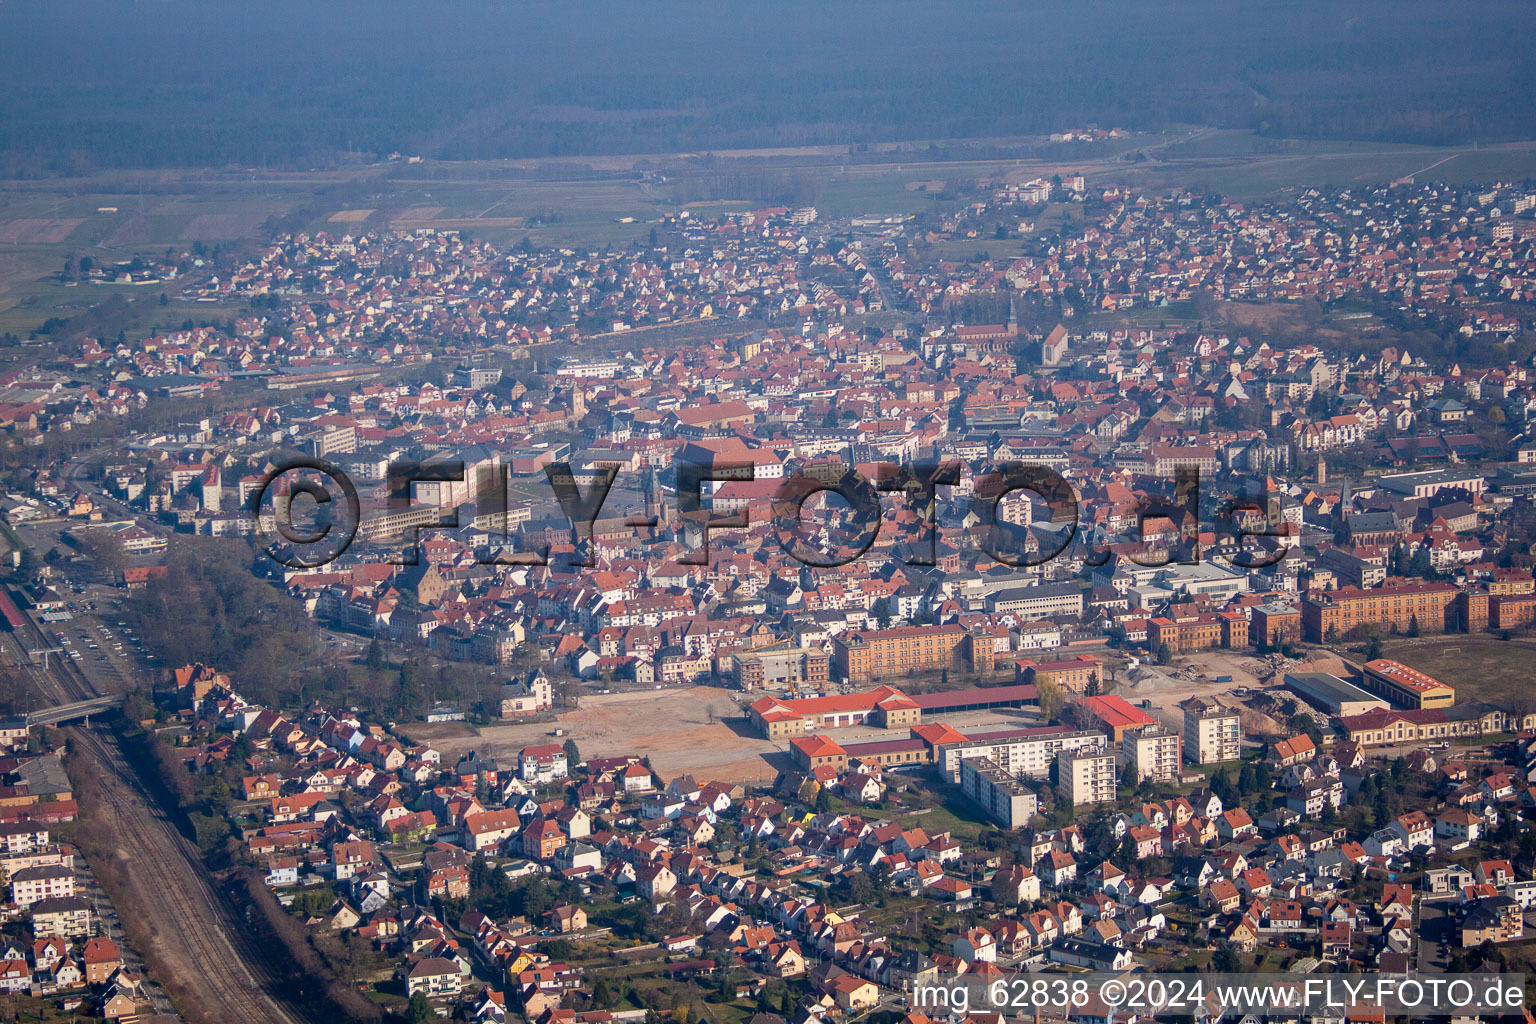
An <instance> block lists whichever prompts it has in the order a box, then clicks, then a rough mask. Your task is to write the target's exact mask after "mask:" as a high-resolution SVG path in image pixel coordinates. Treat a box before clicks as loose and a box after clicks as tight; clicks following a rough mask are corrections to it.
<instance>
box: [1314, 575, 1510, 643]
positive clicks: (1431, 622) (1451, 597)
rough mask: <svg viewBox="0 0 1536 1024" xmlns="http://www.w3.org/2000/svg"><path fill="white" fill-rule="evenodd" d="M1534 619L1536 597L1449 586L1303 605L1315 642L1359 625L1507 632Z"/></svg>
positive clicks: (1346, 594)
mask: <svg viewBox="0 0 1536 1024" xmlns="http://www.w3.org/2000/svg"><path fill="white" fill-rule="evenodd" d="M1533 619H1536V594H1531V593H1506V594H1494V593H1489V592H1487V591H1483V590H1463V589H1461V588H1460V587H1457V586H1454V585H1453V584H1450V583H1405V584H1399V585H1385V586H1380V587H1372V588H1370V589H1364V590H1363V589H1361V588H1359V587H1340V588H1339V589H1338V590H1327V591H1324V592H1322V593H1321V594H1318V595H1316V596H1311V595H1309V596H1307V597H1306V598H1303V599H1302V602H1301V631H1302V635H1303V636H1304V637H1305V638H1306V639H1308V640H1310V641H1312V642H1313V643H1323V642H1325V641H1328V640H1332V639H1336V638H1339V637H1343V636H1345V635H1347V634H1348V633H1349V631H1350V630H1351V629H1354V628H1355V627H1356V626H1361V625H1377V626H1380V627H1382V628H1383V629H1389V630H1396V631H1397V632H1399V633H1406V632H1408V631H1410V630H1411V629H1413V627H1414V626H1415V625H1417V626H1418V628H1419V629H1421V630H1423V631H1424V632H1426V633H1439V632H1443V631H1448V630H1461V631H1464V632H1469V633H1476V632H1480V631H1482V630H1485V629H1508V628H1511V627H1514V626H1519V625H1524V624H1525V623H1528V622H1531V621H1533Z"/></svg>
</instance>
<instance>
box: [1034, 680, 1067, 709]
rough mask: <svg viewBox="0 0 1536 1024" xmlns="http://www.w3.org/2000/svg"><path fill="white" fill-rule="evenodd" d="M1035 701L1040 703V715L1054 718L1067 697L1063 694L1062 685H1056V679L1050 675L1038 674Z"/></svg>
mask: <svg viewBox="0 0 1536 1024" xmlns="http://www.w3.org/2000/svg"><path fill="white" fill-rule="evenodd" d="M1035 701H1036V703H1038V704H1039V705H1040V717H1041V718H1044V719H1052V718H1055V717H1056V715H1057V714H1058V713H1059V712H1060V711H1061V706H1062V704H1063V703H1064V701H1065V698H1064V697H1063V696H1062V693H1061V687H1059V686H1057V685H1056V680H1054V679H1052V678H1051V677H1050V676H1048V675H1036V676H1035Z"/></svg>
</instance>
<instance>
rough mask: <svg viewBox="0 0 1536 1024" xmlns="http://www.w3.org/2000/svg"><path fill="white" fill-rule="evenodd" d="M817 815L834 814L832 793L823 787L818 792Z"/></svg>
mask: <svg viewBox="0 0 1536 1024" xmlns="http://www.w3.org/2000/svg"><path fill="white" fill-rule="evenodd" d="M816 813H817V814H831V813H832V791H831V790H829V789H828V788H827V787H826V786H822V787H821V788H820V789H818V790H817V791H816Z"/></svg>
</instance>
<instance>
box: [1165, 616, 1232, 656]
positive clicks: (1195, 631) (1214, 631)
mask: <svg viewBox="0 0 1536 1024" xmlns="http://www.w3.org/2000/svg"><path fill="white" fill-rule="evenodd" d="M1164 644H1167V645H1168V649H1169V650H1170V651H1206V650H1210V649H1211V648H1212V647H1246V646H1248V617H1247V616H1246V615H1244V614H1243V613H1242V612H1200V613H1198V614H1195V615H1181V616H1179V617H1178V618H1176V619H1170V618H1165V617H1164V616H1161V615H1159V616H1157V617H1155V618H1152V619H1150V620H1148V622H1147V646H1148V647H1150V648H1151V649H1152V650H1154V651H1156V650H1159V649H1161V648H1162V646H1163V645H1164Z"/></svg>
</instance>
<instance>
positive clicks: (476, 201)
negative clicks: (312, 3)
mask: <svg viewBox="0 0 1536 1024" xmlns="http://www.w3.org/2000/svg"><path fill="white" fill-rule="evenodd" d="M944 145H946V146H951V147H953V148H952V150H951V149H941V150H937V151H933V152H930V151H929V149H928V146H927V144H925V143H902V144H889V145H883V146H875V147H872V148H871V149H870V151H869V152H866V153H861V154H859V155H858V159H857V160H852V159H850V156H849V153H848V151H847V149H846V148H843V147H827V146H804V147H798V148H790V147H786V148H779V149H774V150H728V149H727V150H720V151H718V152H715V153H713V154H678V153H674V154H650V155H633V156H612V157H606V158H605V157H563V158H545V159H541V160H493V161H478V162H451V161H431V160H428V161H423V162H422V163H419V164H400V163H392V164H371V165H363V166H353V167H350V168H346V169H342V170H329V171H302V172H301V171H266V170H256V169H248V170H245V171H231V170H225V171H183V172H145V171H122V172H112V173H103V174H99V175H94V176H91V177H79V178H45V179H40V180H11V181H0V332H4V331H14V332H16V333H17V334H22V335H25V334H27V333H28V332H30V331H31V330H33V329H34V328H36V327H37V326H39V325H40V324H42V323H43V321H45V320H47V319H48V318H49V317H55V316H61V317H67V316H71V315H73V314H75V313H79V312H81V311H83V310H85V309H88V308H90V307H91V306H93V305H95V304H97V303H100V302H102V301H104V300H105V299H107V298H109V297H110V296H112V295H113V294H122V295H124V296H125V297H128V298H146V297H147V298H150V299H155V298H157V297H158V295H159V294H160V293H161V292H162V291H163V292H165V293H166V294H167V296H168V299H169V304H168V305H167V306H166V307H164V308H162V309H160V310H159V311H158V312H157V313H156V314H155V315H154V323H153V324H144V325H142V326H144V327H146V328H147V327H167V326H175V325H179V324H180V323H182V322H183V321H185V320H187V319H191V320H194V321H195V322H203V321H206V320H215V319H222V318H224V317H227V316H229V315H230V314H231V313H233V312H234V311H235V310H234V307H232V306H227V305H225V304H221V303H194V302H190V301H181V300H180V296H179V295H178V290H179V289H178V286H177V284H176V283H175V282H172V283H169V284H151V285H112V284H96V285H85V284H82V285H80V286H78V287H66V286H64V285H63V284H62V283H61V282H60V281H59V279H58V271H59V270H60V269H61V268H62V267H63V265H64V261H65V259H66V257H67V256H69V255H70V254H71V253H74V254H77V255H79V256H80V257H90V258H91V259H92V260H93V261H95V262H96V263H97V264H100V265H111V264H114V263H125V262H127V261H129V260H131V259H133V258H134V257H135V256H149V255H154V256H159V255H161V254H163V253H165V252H166V251H167V250H170V251H173V252H183V251H186V250H188V249H190V248H192V247H194V246H196V245H199V244H201V245H203V246H205V247H209V248H213V247H218V246H237V247H242V248H246V249H254V248H255V246H257V245H259V244H260V243H261V242H262V241H264V240H265V239H266V238H267V237H268V236H269V233H270V232H271V231H272V230H273V229H274V228H275V227H280V228H283V229H291V230H306V231H328V232H332V233H346V232H358V231H374V230H385V229H389V228H394V229H396V230H417V229H438V230H462V231H468V232H469V233H471V234H472V235H474V236H475V237H477V238H483V239H485V240H487V241H490V242H492V243H494V244H497V245H502V246H509V245H514V244H516V243H517V242H519V241H521V240H522V239H523V238H525V237H526V238H528V239H529V240H530V241H531V242H532V243H533V244H535V245H541V246H571V247H575V248H582V247H589V246H590V247H602V246H607V245H628V244H632V243H634V242H637V241H643V240H644V239H645V238H646V237H647V236H648V234H649V232H650V230H651V227H652V226H653V225H655V224H656V223H657V221H658V220H659V219H660V218H662V217H665V216H670V215H673V214H676V213H678V212H679V211H680V210H683V209H686V210H688V211H690V212H691V213H693V214H695V215H697V216H713V215H718V214H720V213H724V212H730V211H736V210H746V209H751V208H753V207H756V206H760V205H767V204H771V203H775V202H783V201H784V199H783V198H782V197H771V196H768V195H758V194H756V192H757V191H761V190H762V189H765V188H770V187H777V186H778V185H782V184H783V183H784V182H786V181H789V182H803V183H804V189H805V195H806V198H807V199H808V200H809V201H813V202H814V203H815V204H816V206H817V207H818V209H819V210H821V212H822V215H823V217H825V218H829V219H830V218H841V217H850V216H855V215H861V214H869V215H880V216H889V215H893V214H911V213H916V212H919V211H922V210H925V209H928V208H930V207H933V206H934V205H935V203H936V202H939V200H938V198H937V196H938V193H936V192H929V191H925V190H923V189H919V188H915V187H912V186H914V185H915V184H916V183H919V182H943V183H945V185H946V186H947V187H950V188H953V187H955V186H958V185H962V184H967V183H974V182H976V181H979V180H986V179H1008V180H1018V179H1029V178H1033V177H1036V176H1042V177H1049V176H1051V175H1052V174H1056V173H1061V174H1069V173H1081V174H1083V175H1084V176H1085V177H1086V178H1087V180H1088V182H1089V187H1090V189H1092V188H1095V187H1100V186H1106V185H1111V184H1121V185H1124V184H1129V185H1131V186H1133V187H1140V188H1147V189H1163V188H1168V187H1172V186H1185V187H1193V188H1202V189H1212V190H1215V191H1220V192H1223V193H1226V194H1229V195H1231V196H1233V197H1235V198H1237V199H1241V200H1252V199H1256V198H1261V197H1263V196H1269V195H1275V194H1279V193H1283V192H1287V191H1291V190H1294V189H1296V188H1300V187H1306V186H1312V185H1320V186H1321V185H1344V186H1347V185H1360V184H1375V183H1385V182H1389V181H1392V180H1394V179H1396V178H1398V177H1401V176H1404V175H1409V174H1413V173H1416V172H1417V173H1419V174H1420V175H1421V176H1423V177H1427V178H1444V179H1449V180H1452V181H1472V180H1496V179H1503V180H1511V179H1515V180H1518V179H1521V178H1527V177H1536V143H1532V142H1516V143H1505V144H1500V145H1490V146H1480V147H1454V148H1449V147H1433V146H1406V145H1387V144H1379V143H1360V142H1318V141H1301V140H1287V139H1271V138H1265V137H1260V136H1258V135H1256V134H1254V133H1252V132H1247V131H1228V130H1213V129H1200V128H1190V129H1184V130H1178V131H1170V132H1166V133H1162V134H1148V135H1139V136H1133V137H1131V138H1129V139H1124V140H1117V141H1116V142H1114V143H1113V144H1108V143H1106V144H1102V145H1100V144H1095V145H1092V146H1070V145H1046V144H1043V143H1041V142H1039V141H1038V140H1037V141H1036V142H1035V143H1033V144H1030V143H1028V141H1027V140H1023V139H1020V138H1009V139H998V140H986V139H981V140H967V141H966V142H964V143H952V142H946V143H944ZM989 147H990V148H989ZM983 151H986V152H994V153H1005V152H1016V153H1029V154H1030V158H1027V159H1017V158H1015V159H1006V158H1001V157H998V158H984V159H965V157H969V156H972V155H974V154H976V153H978V152H983ZM951 154H953V156H955V157H958V158H954V159H951V158H949V157H950V156H951ZM656 168H665V170H664V171H661V172H658V171H657V170H656ZM711 175H718V176H719V177H720V179H721V180H723V181H724V182H726V185H725V186H724V187H725V188H726V190H727V192H728V193H731V194H739V195H740V196H741V198H723V199H713V200H696V201H693V200H691V201H687V202H680V201H679V200H680V198H681V197H682V196H683V195H686V194H687V193H688V192H689V189H690V187H691V186H690V185H689V182H695V183H696V182H697V180H698V178H699V176H703V177H704V178H705V179H708V178H709V177H710V176H711ZM732 190H734V192H732ZM1063 215H1067V216H1075V208H1072V207H1068V206H1064V205H1061V204H1053V205H1052V206H1051V207H1050V208H1048V209H1047V211H1046V212H1045V213H1044V214H1042V215H1041V216H1039V217H1037V218H1036V222H1037V225H1038V226H1040V227H1042V228H1050V227H1054V226H1056V224H1057V222H1058V221H1059V220H1060V219H1061V217H1062V216H1063ZM989 234H990V233H989V232H988V233H984V235H983V237H979V238H975V239H955V240H952V241H950V242H947V243H944V244H943V245H941V246H940V247H939V250H938V255H939V256H941V257H945V258H951V259H969V258H971V257H973V256H974V255H976V254H977V253H987V254H989V255H990V256H992V257H994V258H998V259H1009V258H1012V257H1014V256H1016V255H1017V254H1018V253H1019V252H1020V251H1021V248H1022V243H1021V241H1020V240H1019V239H1017V238H1010V239H1008V240H1006V241H998V240H995V239H993V238H991V237H989ZM1228 312H1232V313H1234V314H1242V315H1241V316H1237V315H1234V318H1233V319H1234V320H1236V321H1239V322H1240V323H1241V325H1242V326H1244V327H1245V328H1247V329H1263V328H1264V326H1265V325H1264V324H1262V323H1257V322H1254V320H1255V318H1257V317H1261V316H1263V315H1266V314H1263V313H1262V312H1255V311H1254V310H1252V309H1249V308H1247V307H1244V308H1242V309H1232V310H1228ZM1121 315H1122V316H1123V314H1121ZM1134 319H1135V321H1136V322H1138V323H1140V322H1145V323H1149V324H1157V323H1162V322H1167V323H1169V324H1175V323H1192V322H1193V320H1194V319H1198V317H1196V316H1195V314H1194V313H1193V311H1192V310H1190V309H1185V308H1169V309H1149V310H1138V311H1136V313H1135V314H1134Z"/></svg>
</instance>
